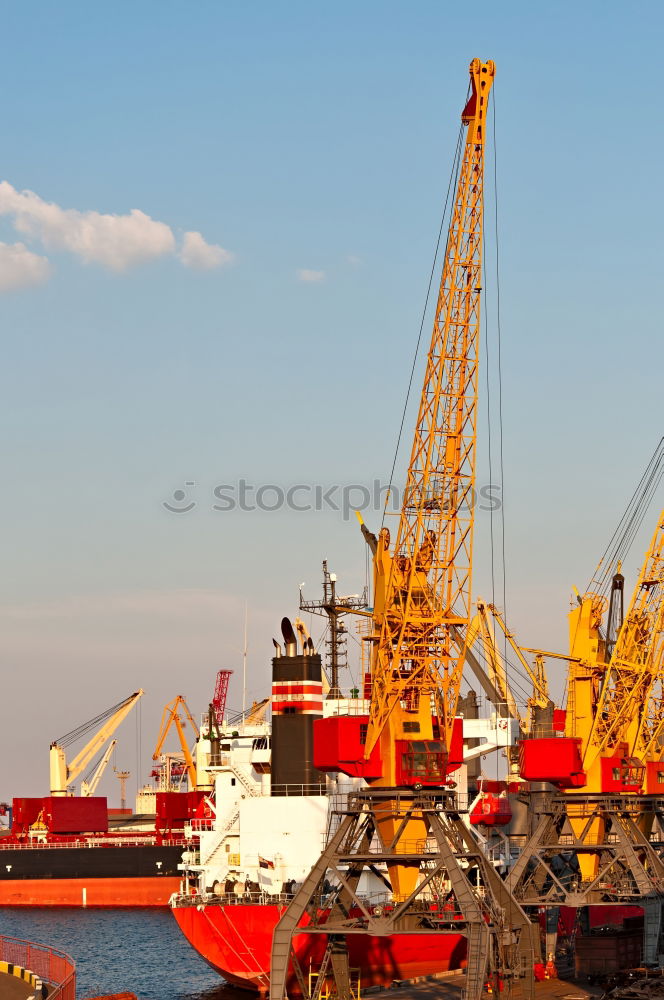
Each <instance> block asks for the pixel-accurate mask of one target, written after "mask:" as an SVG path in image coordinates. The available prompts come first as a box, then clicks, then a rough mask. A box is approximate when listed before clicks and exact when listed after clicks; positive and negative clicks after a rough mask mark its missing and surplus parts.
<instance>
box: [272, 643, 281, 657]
mask: <svg viewBox="0 0 664 1000" xmlns="http://www.w3.org/2000/svg"><path fill="white" fill-rule="evenodd" d="M272 645H273V646H274V655H275V656H281V646H280V645H279V643H278V642H277V640H276V639H273V640H272Z"/></svg>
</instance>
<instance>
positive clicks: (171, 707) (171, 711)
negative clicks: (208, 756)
mask: <svg viewBox="0 0 664 1000" xmlns="http://www.w3.org/2000/svg"><path fill="white" fill-rule="evenodd" d="M180 709H182V710H183V712H184V715H185V718H184V719H182V718H180ZM187 720H188V721H189V724H190V726H191V728H192V729H193V731H194V735H195V738H196V739H198V737H199V732H198V726H197V725H196V723H195V722H194V720H193V718H192V715H191V712H190V711H189V708H188V706H187V702H186V701H185V699H184V697H183V696H182V695H181V694H179V695H178V696H177V697H176V698H174V699H173V701H170V702H169V703H168V705H166V706H165V707H164V711H163V713H162V717H161V727H160V729H159V737H158V739H157V745H156V747H155V748H154V753H153V754H152V759H153V760H159V756H160V754H161V751H162V748H163V746H164V743H165V741H166V737H167V736H168V734H169V732H170V728H171V726H175V729H176V732H177V734H178V739H179V741H180V746H181V748H182V753H183V755H184V762H185V766H186V768H187V774H188V776H189V782H190V785H191V787H192V788H196V786H197V784H198V775H197V771H196V764H195V763H194V758H193V757H192V755H191V750H190V749H189V745H188V743H187V737H186V735H185V732H184V727H185V726H186V724H187Z"/></svg>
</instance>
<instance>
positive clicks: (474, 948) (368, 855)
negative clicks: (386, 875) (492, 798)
mask: <svg viewBox="0 0 664 1000" xmlns="http://www.w3.org/2000/svg"><path fill="white" fill-rule="evenodd" d="M386 810H389V811H390V813H391V815H392V818H393V819H394V820H396V823H395V828H396V833H395V835H394V838H393V840H392V842H391V843H389V844H383V843H380V841H379V838H378V835H377V830H378V823H379V821H380V820H383V819H384V818H385V813H386ZM414 818H417V819H423V820H424V824H425V828H426V830H427V837H426V840H425V841H423V842H417V843H409V842H408V841H406V840H405V839H404V837H403V834H404V832H405V831H407V830H408V828H409V824H410V823H411V821H412V820H413V819H414ZM411 828H412V827H411ZM330 830H331V833H330V835H329V838H328V844H327V847H326V848H325V850H324V852H323V854H322V855H321V857H320V859H319V861H318V862H317V863H316V865H315V866H314V868H313V869H312V871H311V873H310V875H309V876H308V878H307V879H306V880H305V882H304V883H303V884H302V887H301V888H300V890H299V891H298V892H297V894H296V895H295V897H294V898H293V900H292V902H291V903H290V905H289V906H288V909H287V910H286V912H285V913H284V915H283V916H282V918H281V920H280V921H279V923H278V924H277V926H276V929H275V932H274V937H273V945H272V966H271V972H270V998H271V1000H284V998H285V997H287V995H288V994H287V986H288V980H289V977H292V976H293V975H294V976H295V977H296V979H297V983H298V987H299V990H300V991H301V993H302V995H303V996H304V997H305V1000H319V997H320V994H321V991H322V989H323V987H324V985H325V982H326V980H327V981H328V982H329V981H330V980H332V981H333V982H334V984H335V989H336V993H337V995H338V996H339V997H340V1000H349V998H350V997H351V996H352V984H351V970H350V965H349V957H348V937H349V935H353V934H365V935H367V934H368V935H373V936H376V937H385V936H386V935H391V934H416V935H441V934H454V935H458V934H464V935H465V936H466V938H467V943H468V964H467V971H466V984H465V998H466V1000H480V997H481V996H482V992H483V989H484V984H485V982H486V979H487V976H488V975H499V976H501V977H504V978H508V979H512V978H517V977H518V978H521V979H522V995H523V996H524V997H525V998H528V997H532V996H533V992H534V982H533V962H534V960H535V956H536V955H538V954H539V932H538V929H537V927H536V926H535V925H534V924H532V923H531V921H530V919H529V917H528V916H527V915H526V914H525V912H524V911H523V909H522V908H521V906H520V905H519V904H518V903H517V902H516V900H515V899H514V897H513V896H512V895H511V893H510V891H509V889H508V888H507V886H506V884H505V882H504V881H503V880H502V879H501V877H500V876H499V875H498V873H497V872H496V870H495V868H494V867H493V866H492V865H491V864H490V863H489V861H488V860H487V858H486V857H485V855H484V854H483V852H482V849H481V847H480V845H479V844H478V842H477V841H476V839H475V837H474V836H473V834H472V833H471V831H470V830H469V829H468V827H467V826H466V825H465V824H464V822H463V820H462V817H461V814H460V812H459V810H458V809H457V808H456V807H455V802H454V797H453V795H451V794H449V793H444V794H441V793H436V794H433V793H426V792H421V791H412V790H411V791H404V790H402V789H394V788H392V789H390V788H385V789H374V790H372V789H363V790H361V791H359V792H358V793H357V794H355V795H353V796H351V797H350V798H349V801H348V805H347V807H345V808H342V809H339V810H336V811H333V812H332V814H331V825H330ZM332 831H333V832H332ZM396 865H398V866H404V865H412V866H415V867H417V868H418V869H419V884H418V885H417V887H416V889H415V890H414V891H413V892H412V893H411V894H410V895H409V896H408V897H407V898H405V899H401V900H398V899H394V898H390V897H389V896H388V897H387V898H386V899H384V900H382V901H381V902H380V903H379V904H378V905H376V903H375V902H373V903H372V902H371V901H370V900H367V899H366V897H363V896H362V895H360V894H359V892H358V885H359V882H360V878H361V876H362V875H363V873H365V872H372V873H373V874H374V875H378V876H379V877H381V875H380V874H379V873H380V872H381V871H384V870H385V869H387V871H388V872H389V870H390V867H391V866H396ZM303 920H304V921H305V923H306V926H301V922H302V921H303ZM299 934H324V935H326V936H327V944H326V950H325V954H324V958H323V961H322V963H321V965H320V967H319V968H318V969H317V977H316V979H315V987H314V989H313V990H311V991H310V990H309V988H308V986H307V983H306V981H305V975H304V972H303V970H302V968H301V966H300V964H299V963H298V960H297V957H296V955H295V950H294V948H293V939H294V937H295V936H296V935H299ZM291 970H292V971H291Z"/></svg>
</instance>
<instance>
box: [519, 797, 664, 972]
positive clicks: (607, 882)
mask: <svg viewBox="0 0 664 1000" xmlns="http://www.w3.org/2000/svg"><path fill="white" fill-rule="evenodd" d="M531 802H532V805H534V806H535V807H536V811H537V813H538V815H539V821H538V822H537V825H536V827H535V830H534V832H533V834H532V836H531V837H530V838H529V839H528V841H527V842H526V844H525V846H524V848H523V851H522V852H521V854H520V855H519V857H518V859H517V861H516V862H515V864H514V866H513V867H512V868H511V870H510V872H509V874H508V876H507V878H506V880H505V885H506V887H507V888H508V890H509V891H510V892H511V893H512V894H513V895H514V897H515V898H516V899H517V900H518V902H519V905H520V906H522V907H558V906H570V907H582V906H591V905H593V904H597V903H604V904H606V903H632V904H635V905H639V906H643V907H644V909H645V913H646V926H645V946H644V961H645V962H647V963H651V964H656V963H657V962H658V954H659V939H660V934H661V917H662V906H663V904H664V863H662V860H661V859H660V857H659V855H658V853H657V851H656V850H655V848H654V847H653V845H652V844H651V843H650V841H649V840H648V839H647V838H646V836H645V835H644V833H643V832H642V829H641V828H640V825H639V823H640V822H642V821H643V818H644V816H647V815H648V814H652V815H660V816H661V815H662V811H663V810H664V801H662V800H657V801H656V800H655V799H654V797H649V796H644V797H639V796H615V795H583V794H565V795H547V794H545V793H543V794H542V795H541V796H538V797H537V800H531ZM572 819H573V820H574V826H573V825H572V822H571V820H572ZM575 828H576V829H575ZM580 855H590V856H592V857H594V858H596V859H597V865H596V869H595V872H594V875H593V877H592V879H590V880H588V881H585V880H583V878H582V876H581V872H580V869H579V868H578V865H576V867H575V865H574V863H572V864H570V863H569V860H566V859H577V861H578V858H579V856H580ZM550 943H552V942H548V943H547V950H549V944H550ZM552 950H553V949H552Z"/></svg>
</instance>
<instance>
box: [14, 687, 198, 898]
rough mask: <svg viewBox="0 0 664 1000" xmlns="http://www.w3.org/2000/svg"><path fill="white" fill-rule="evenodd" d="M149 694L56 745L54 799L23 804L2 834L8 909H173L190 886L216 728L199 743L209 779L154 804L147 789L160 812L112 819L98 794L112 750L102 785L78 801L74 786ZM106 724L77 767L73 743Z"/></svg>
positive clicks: (84, 791) (90, 787) (85, 790)
mask: <svg viewBox="0 0 664 1000" xmlns="http://www.w3.org/2000/svg"><path fill="white" fill-rule="evenodd" d="M141 694H142V691H141V692H136V693H135V694H133V695H131V696H130V697H129V698H127V699H125V700H124V701H123V702H121V703H120V704H119V705H116V706H114V707H113V709H109V711H108V712H107V713H105V714H104V716H103V717H102V716H99V717H98V718H97V719H95V720H93V723H86V724H85V725H84V726H83V727H79V730H75V731H74V733H73V734H68V735H67V737H63V738H62V739H61V740H59V741H55V742H54V743H53V744H51V753H50V756H51V767H50V771H51V794H50V795H47V796H42V797H36V798H14V799H13V802H12V808H11V811H10V816H11V822H10V826H9V829H8V830H7V831H6V832H4V833H3V835H2V836H0V906H83V907H85V906H88V907H91V906H103V907H109V906H111V907H116V906H117V907H125V906H161V907H166V906H168V900H169V898H170V896H171V895H172V893H173V892H175V891H176V890H177V889H178V887H179V885H180V875H179V871H178V865H179V863H180V861H181V858H182V852H183V849H184V847H185V845H186V840H185V836H184V824H185V822H187V821H190V820H191V818H192V817H193V816H195V815H204V813H205V808H206V807H205V795H206V793H207V792H209V791H210V790H211V786H209V785H206V784H205V781H207V775H206V772H205V766H206V765H207V762H208V761H209V757H210V754H211V747H212V746H213V742H214V741H213V739H211V736H210V731H209V730H210V725H211V723H208V730H207V731H206V730H204V729H203V727H201V731H200V733H198V737H199V738H198V741H197V744H196V757H197V762H198V765H199V773H200V774H201V775H202V781H201V782H199V783H198V785H197V787H196V788H195V789H194V790H191V791H177V790H174V789H173V788H164V787H162V788H161V789H159V788H153V789H152V792H151V795H149V796H147V797H146V795H145V789H143V790H142V791H141V793H139V796H138V799H139V800H141V801H142V802H145V801H147V800H149V801H150V805H151V806H152V808H153V810H154V813H153V814H152V815H131V811H130V810H115V811H111V812H110V815H109V809H108V802H107V799H106V797H105V796H97V795H94V794H90V792H93V791H95V790H96V783H97V781H98V779H99V777H100V775H101V772H102V770H103V766H105V762H106V761H107V759H108V757H109V756H110V753H109V752H108V751H107V752H106V754H105V755H104V758H102V761H101V764H100V765H99V766H97V770H96V772H95V777H94V779H92V780H91V781H90V782H86V780H83V781H82V783H81V794H80V795H74V794H73V787H72V781H73V780H74V779H75V778H76V777H77V776H79V775H82V774H83V772H84V770H85V769H86V767H87V766H88V765H89V764H90V761H91V760H92V758H93V757H94V756H95V755H96V753H97V752H98V750H99V749H100V747H103V745H104V743H105V742H106V741H107V740H108V738H109V736H110V735H111V734H112V732H113V731H114V729H115V728H116V727H117V725H119V723H120V722H121V721H122V719H123V718H124V717H125V716H126V715H127V713H128V712H129V711H130V710H131V708H132V707H133V705H134V704H135V703H136V701H137V700H138V698H139V697H140V696H141ZM208 718H209V716H208ZM102 719H103V724H102V726H101V728H100V729H99V731H98V732H96V733H95V735H94V736H93V737H92V739H91V740H90V741H89V742H88V743H87V744H86V746H85V747H84V748H83V750H82V751H81V752H80V753H79V754H78V755H77V757H76V758H74V760H72V761H71V763H68V762H67V759H66V754H65V748H66V747H68V746H69V745H70V743H71V742H72V740H71V739H70V737H72V736H76V735H78V734H79V733H80V731H81V730H85V731H86V732H87V731H88V730H89V728H90V727H94V724H98V723H99V721H100V720H102ZM111 746H112V745H111ZM121 776H122V775H121ZM126 776H127V775H125V776H124V777H126ZM141 795H142V796H143V797H142V799H141ZM114 813H115V814H114ZM118 813H119V814H120V815H118Z"/></svg>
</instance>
